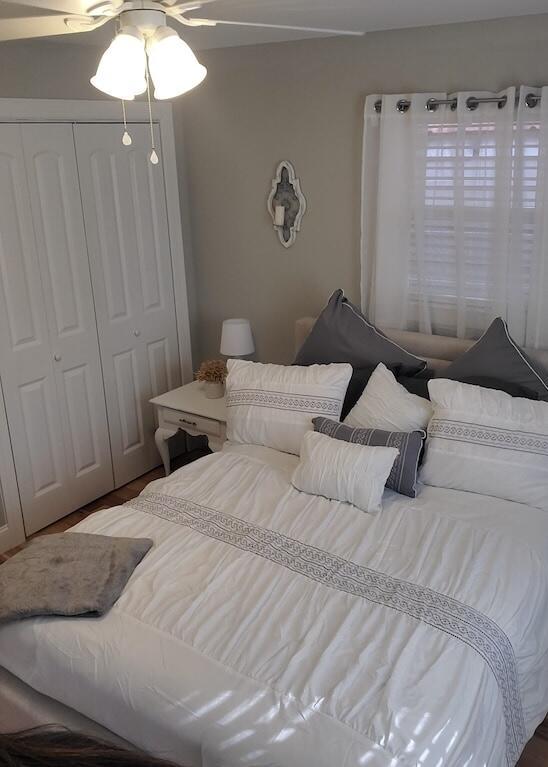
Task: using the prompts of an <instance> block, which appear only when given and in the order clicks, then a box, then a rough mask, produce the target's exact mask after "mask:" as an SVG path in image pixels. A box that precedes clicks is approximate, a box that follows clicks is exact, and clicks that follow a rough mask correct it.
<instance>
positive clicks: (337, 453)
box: [291, 431, 399, 512]
mask: <svg viewBox="0 0 548 767" xmlns="http://www.w3.org/2000/svg"><path fill="white" fill-rule="evenodd" d="M398 455H399V450H397V449H396V448H395V447H370V446H369V445H356V444H354V443H352V442H342V441H341V440H339V439H333V438H332V437H328V436H326V435H325V434H319V433H318V432H313V431H310V432H307V433H306V434H305V435H304V438H303V443H302V445H301V460H300V463H299V465H298V466H297V468H296V469H295V471H294V472H293V477H292V478H291V482H292V484H293V486H294V487H296V488H297V490H302V491H303V492H305V493H311V494H312V495H323V496H325V497H326V498H330V499H332V500H336V501H346V502H347V503H351V504H353V505H354V506H357V507H358V509H361V510H362V511H369V512H376V511H380V509H381V500H382V494H383V492H384V485H385V483H386V480H387V479H388V475H389V474H390V471H391V469H392V466H393V464H394V461H395V460H396V458H397V457H398Z"/></svg>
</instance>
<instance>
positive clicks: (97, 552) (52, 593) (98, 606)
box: [0, 532, 152, 623]
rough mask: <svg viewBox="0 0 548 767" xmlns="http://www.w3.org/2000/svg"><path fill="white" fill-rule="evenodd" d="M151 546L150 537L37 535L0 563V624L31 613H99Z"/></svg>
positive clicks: (109, 603)
mask: <svg viewBox="0 0 548 767" xmlns="http://www.w3.org/2000/svg"><path fill="white" fill-rule="evenodd" d="M151 546H152V541H151V540H150V538H113V537H111V536H108V535H90V534H88V533H71V532H67V533H59V534H54V535H43V536H40V537H38V538H35V539H34V540H32V541H31V542H30V543H29V544H27V546H25V548H24V549H23V550H22V551H20V552H19V553H18V554H15V555H14V556H13V557H11V558H10V559H8V560H7V562H5V563H4V564H2V565H0V623H6V622H8V621H13V620H18V619H20V618H30V617H31V616H36V615H65V616H68V615H85V616H88V617H93V616H95V617H96V616H99V615H103V613H105V612H107V610H109V609H110V608H111V607H112V605H113V604H114V603H115V602H116V600H117V599H118V597H119V596H120V594H121V593H122V591H123V590H124V587H125V585H126V583H127V582H128V580H129V577H130V576H131V574H132V573H133V571H134V570H135V568H136V567H137V565H138V564H139V562H140V561H141V559H142V558H143V557H144V556H145V554H146V553H147V552H148V550H149V549H150V548H151Z"/></svg>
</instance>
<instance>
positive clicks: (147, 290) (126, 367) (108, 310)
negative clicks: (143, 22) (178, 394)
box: [74, 125, 180, 486]
mask: <svg viewBox="0 0 548 767" xmlns="http://www.w3.org/2000/svg"><path fill="white" fill-rule="evenodd" d="M130 132H131V136H132V139H133V144H132V146H131V147H124V146H123V145H122V141H121V137H122V129H121V126H119V125H75V126H74V133H75V140H76V153H77V158H78V172H79V175H80V185H81V192H82V200H83V209H84V216H85V222H86V234H87V239H88V250H89V256H90V263H91V271H92V281H93V292H94V296H95V304H96V311H97V320H98V328H99V340H100V348H101V358H102V363H103V373H104V380H105V389H106V395H107V408H108V420H109V428H110V436H111V446H112V458H113V465H114V479H115V483H116V485H117V486H119V485H122V484H124V483H126V482H129V481H130V480H132V479H134V478H135V477H137V476H139V475H141V474H143V473H144V472H146V471H149V470H150V469H151V468H153V467H154V466H157V465H158V463H159V456H158V453H157V450H156V446H155V444H154V430H155V423H154V414H153V410H152V407H151V406H150V405H149V403H148V400H149V399H150V398H151V397H154V396H156V395H158V394H160V393H163V392H165V391H168V390H169V389H172V388H174V387H176V386H179V385H180V366H179V349H178V341H177V329H176V317H175V301H174V294H173V275H172V268H171V253H170V243H169V231H168V221H167V213H166V201H165V189H164V178H163V170H162V162H161V161H160V164H159V165H152V164H151V163H150V161H149V159H148V156H149V154H150V134H149V130H148V127H147V126H146V125H132V126H130ZM160 156H161V153H160Z"/></svg>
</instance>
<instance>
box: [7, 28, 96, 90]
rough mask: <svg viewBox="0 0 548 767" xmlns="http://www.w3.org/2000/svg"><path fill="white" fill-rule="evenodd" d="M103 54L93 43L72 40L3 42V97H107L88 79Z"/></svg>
mask: <svg viewBox="0 0 548 767" xmlns="http://www.w3.org/2000/svg"><path fill="white" fill-rule="evenodd" d="M0 23H1V22H0ZM67 40H70V36H69V37H67ZM100 55H101V51H100V50H97V49H96V48H95V47H93V46H89V45H82V44H76V43H70V42H67V43H66V44H65V43H52V42H44V41H42V42H39V41H26V42H23V41H11V42H8V43H0V98H31V99H101V98H107V97H106V96H101V94H100V93H99V91H98V90H97V89H96V88H94V87H93V86H92V85H91V84H90V82H89V78H90V77H91V76H92V75H93V74H94V73H95V70H96V69H97V64H98V63H99V58H100Z"/></svg>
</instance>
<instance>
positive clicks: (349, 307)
mask: <svg viewBox="0 0 548 767" xmlns="http://www.w3.org/2000/svg"><path fill="white" fill-rule="evenodd" d="M330 362H349V363H350V364H351V365H352V367H353V368H366V367H368V366H372V367H373V368H375V367H376V366H377V365H378V364H379V362H384V364H385V365H386V367H387V368H389V369H390V370H392V371H393V372H395V373H396V374H400V375H413V374H414V373H418V372H419V371H420V370H422V369H423V368H425V367H426V362H425V361H424V360H421V359H420V357H416V356H415V355H414V354H410V353H409V352H407V351H405V349H402V347H401V346H398V344H396V343H394V341H391V340H390V339H389V338H387V337H386V336H385V335H384V333H382V332H381V331H380V330H379V329H378V328H376V327H375V326H374V325H372V324H371V323H370V322H368V321H367V320H366V318H365V317H364V316H363V314H362V313H361V312H360V310H359V309H358V308H357V307H356V306H354V304H352V303H350V301H349V300H348V299H347V298H345V296H344V293H343V291H342V290H340V289H339V290H336V291H335V292H334V293H333V294H332V296H331V297H330V299H329V301H328V302H327V306H326V307H325V308H324V309H323V311H322V313H321V314H320V316H319V317H318V319H317V320H316V323H315V325H314V327H313V328H312V330H311V331H310V335H309V336H308V338H307V339H306V341H305V342H304V344H303V345H302V346H301V348H300V349H299V352H298V354H297V357H296V359H295V362H294V363H293V364H295V365H314V364H320V365H321V364H328V363H330Z"/></svg>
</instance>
